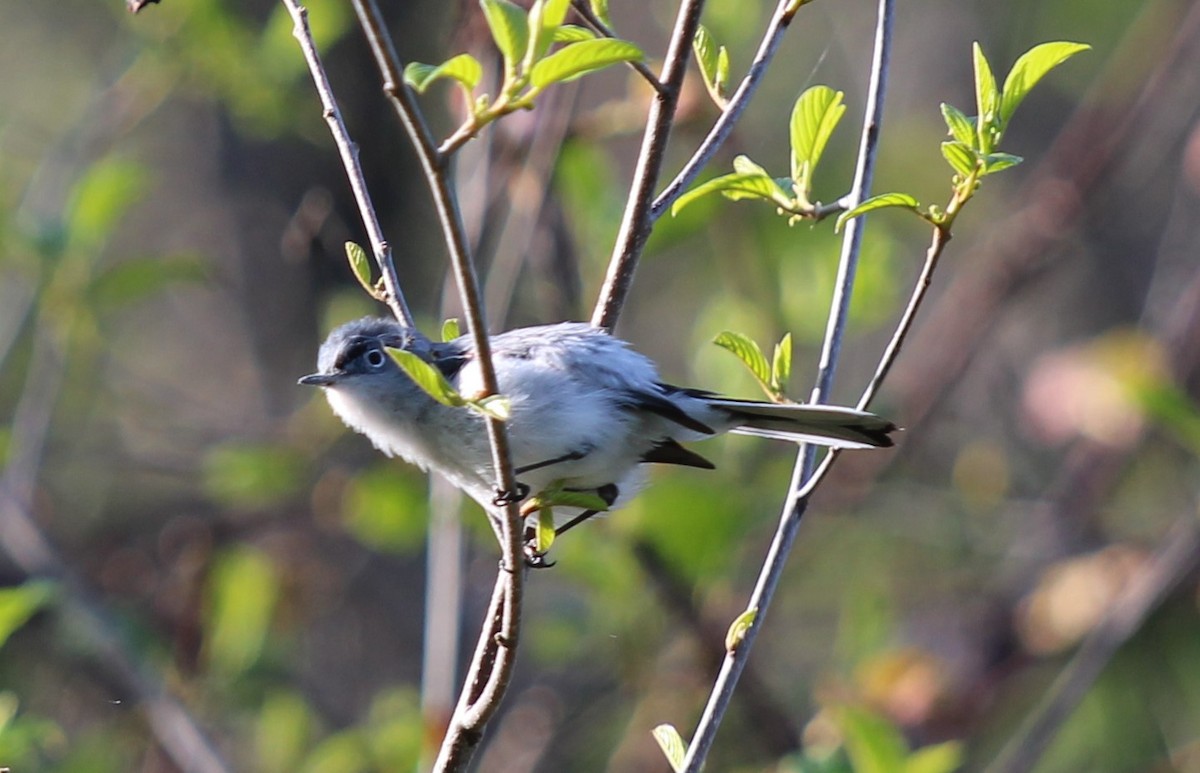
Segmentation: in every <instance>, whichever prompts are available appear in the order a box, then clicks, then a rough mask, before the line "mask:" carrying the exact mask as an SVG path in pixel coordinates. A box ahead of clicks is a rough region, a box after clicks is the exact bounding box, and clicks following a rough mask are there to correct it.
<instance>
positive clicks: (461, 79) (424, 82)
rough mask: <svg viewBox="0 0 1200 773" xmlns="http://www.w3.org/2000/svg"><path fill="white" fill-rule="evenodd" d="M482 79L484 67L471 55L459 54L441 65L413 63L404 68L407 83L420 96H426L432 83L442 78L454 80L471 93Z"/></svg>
mask: <svg viewBox="0 0 1200 773" xmlns="http://www.w3.org/2000/svg"><path fill="white" fill-rule="evenodd" d="M482 77H483V65H481V64H480V63H479V60H478V59H476V58H475V57H473V56H471V55H470V54H459V55H458V56H456V57H453V58H451V59H447V60H446V61H444V62H442V63H441V64H439V65H432V64H423V63H421V62H411V63H409V65H408V66H407V67H405V68H404V80H405V82H406V83H408V85H410V86H412V87H413V88H414V89H415V90H416V91H417V93H418V94H424V93H425V90H426V89H428V88H429V86H430V85H431V84H432V83H434V82H435V81H437V80H440V79H442V78H452V79H453V80H455V81H458V83H459V84H460V85H461V86H462V87H463V88H464V89H466V90H467V91H468V92H470V91H473V90H474V89H475V87H476V86H477V85H479V79H480V78H482Z"/></svg>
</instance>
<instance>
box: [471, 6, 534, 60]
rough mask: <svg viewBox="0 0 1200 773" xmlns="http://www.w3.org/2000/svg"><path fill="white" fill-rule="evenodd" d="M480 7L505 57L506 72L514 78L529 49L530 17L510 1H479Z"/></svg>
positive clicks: (493, 38) (497, 45)
mask: <svg viewBox="0 0 1200 773" xmlns="http://www.w3.org/2000/svg"><path fill="white" fill-rule="evenodd" d="M479 5H480V6H481V7H482V8H483V16H484V18H485V19H487V24H488V29H490V30H491V31H492V40H494V41H496V48H498V49H500V55H501V56H503V57H504V72H505V74H506V75H508V76H512V75H513V74H515V73H516V67H517V64H518V63H519V62H520V61H521V58H522V57H524V56H525V50H526V49H527V48H528V47H529V15H528V14H527V13H525V9H524V8H522V7H521V6H519V5H516V4H515V3H510V2H508V0H479Z"/></svg>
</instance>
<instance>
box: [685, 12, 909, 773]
mask: <svg viewBox="0 0 1200 773" xmlns="http://www.w3.org/2000/svg"><path fill="white" fill-rule="evenodd" d="M893 11H894V0H879V11H878V21H877V24H876V28H875V52H874V57H873V61H872V67H871V78H870V87H869V90H868V97H867V111H866V117H865V118H864V122H863V131H862V141H861V143H860V147H859V160H858V166H857V169H856V171H855V180H854V187H853V189H852V190H851V192H850V193H849V194H848V206H851V207H852V206H854V205H856V204H857V203H858V202H859V201H861V200H862V198H863V196H864V195H865V193H866V190H867V189H868V186H869V185H870V182H871V178H872V175H873V169H874V162H875V155H876V146H877V145H878V140H879V126H880V123H881V121H882V114H883V103H884V95H885V93H886V87H887V72H888V60H889V53H890V50H891V39H892V18H893V15H894V14H893ZM853 222H854V221H851V223H853ZM860 245H861V231H854V232H851V231H847V232H846V235H845V239H844V241H843V250H842V259H841V264H840V265H839V268H838V279H839V285H838V287H837V288H836V291H835V294H834V300H833V309H832V310H831V311H830V318H831V321H830V325H829V328H828V330H827V332H826V342H825V347H824V348H825V351H826V352H827V355H826V356H823V358H822V368H821V371H820V373H819V374H818V379H817V387H816V388H815V389H814V399H815V401H820V399H821V398H823V397H824V395H825V393H826V392H827V390H828V385H829V384H830V383H831V382H832V378H833V372H834V370H835V369H836V367H837V357H838V352H839V350H840V346H841V338H842V335H843V332H844V327H845V315H846V308H847V307H848V305H849V302H850V292H851V289H852V287H853V282H854V267H855V266H856V264H857V259H858V251H859V248H860ZM839 320H840V321H839ZM813 458H814V457H813V456H812V455H811V452H810V451H809V450H808V449H807V448H805V447H801V448H800V449H799V451H798V453H797V457H796V464H795V467H794V469H793V472H792V481H791V484H790V485H789V493H788V498H787V502H786V503H785V506H784V508H783V513H782V515H781V516H780V519H779V525H778V527H777V528H776V531H775V537H774V539H772V541H771V545H770V547H769V548H768V551H767V556H766V559H765V560H764V563H763V568H762V571H761V572H760V573H759V577H758V581H757V583H756V584H755V587H754V591H753V592H752V593H751V595H750V600H749V602H748V604H747V609H752V610H755V611H756V616H755V620H754V624H753V625H751V626H750V627H749V629H747V630H746V632H745V635H744V637H743V638H742V640H741V642H739V644H738V646H737V647H736V648H735V649H734V650H732V651H731V652H727V653H726V655H725V659H724V661H723V662H722V664H721V671H720V673H719V674H718V676H717V679H716V682H715V683H714V685H713V690H712V692H711V693H710V694H709V700H708V704H707V705H706V706H705V708H704V714H703V715H702V716H701V718H700V723H699V725H698V726H697V728H696V732H695V733H694V735H693V738H692V742H691V744H690V745H689V747H688V753H687V756H686V758H685V760H684V770H685V771H686V773H698V772H699V770H700V768H701V766H702V765H703V764H704V760H705V759H706V758H707V757H708V752H709V750H710V749H711V748H712V743H713V740H714V738H715V737H716V733H717V729H718V728H719V727H720V724H721V721H722V719H723V718H724V716H725V711H726V709H727V708H728V707H729V703H730V701H731V699H732V697H733V691H734V688H735V687H736V685H737V681H738V678H739V677H740V676H741V673H742V671H743V669H744V668H745V665H746V661H747V659H748V658H749V656H750V652H751V650H752V649H753V647H754V642H755V640H756V639H757V638H758V631H759V630H760V629H761V628H762V624H763V618H764V616H765V614H766V611H767V609H768V608H769V607H770V604H771V601H772V599H773V598H774V596H775V591H776V589H777V588H778V586H779V581H780V578H781V577H782V576H783V570H784V567H785V565H786V563H787V558H788V555H789V554H790V553H791V550H792V545H793V544H794V543H795V540H796V535H797V533H798V532H799V528H800V522H801V520H802V518H803V516H804V513H805V511H806V510H807V509H808V497H809V494H810V493H811V491H812V488H813V486H815V484H816V481H814V480H812V476H811V474H810V473H811V471H812V460H813ZM826 458H827V460H831V459H832V458H833V454H832V453H830V454H829V455H828V456H827V457H826ZM829 463H831V462H829Z"/></svg>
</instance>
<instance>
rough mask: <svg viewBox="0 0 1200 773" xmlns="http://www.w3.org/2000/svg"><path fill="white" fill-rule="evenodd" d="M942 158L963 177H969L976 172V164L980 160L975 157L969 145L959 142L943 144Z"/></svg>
mask: <svg viewBox="0 0 1200 773" xmlns="http://www.w3.org/2000/svg"><path fill="white" fill-rule="evenodd" d="M942 156H943V157H944V158H945V159H946V161H947V162H949V164H950V166H951V167H952V168H953V169H954V171H956V172H958V173H959V174H960V175H962V176H963V177H967V176H968V175H970V174H971V173H972V172H974V171H975V164H976V163H977V162H978V160H979V158H978V156H976V155H975V151H974V150H972V149H971V148H970V146H968V145H964V144H963V143H961V142H959V141H958V140H952V141H950V142H943V143H942Z"/></svg>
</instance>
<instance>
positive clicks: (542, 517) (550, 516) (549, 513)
mask: <svg viewBox="0 0 1200 773" xmlns="http://www.w3.org/2000/svg"><path fill="white" fill-rule="evenodd" d="M556 536H557V535H556V534H555V533H554V510H553V509H551V508H550V507H544V508H542V509H541V510H538V514H537V528H536V529H535V534H534V550H535V551H537V552H538V553H539V554H540V553H546V552H547V551H549V550H550V548H551V547H552V546H553V545H554V538H555V537H556Z"/></svg>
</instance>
